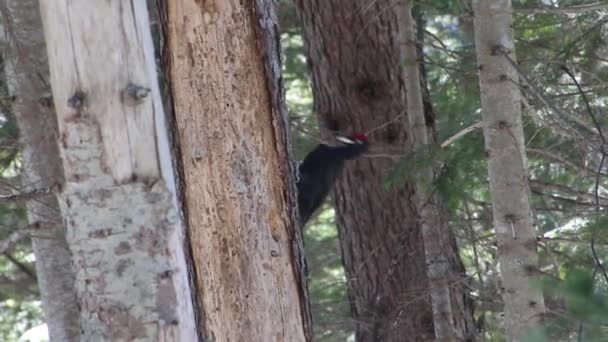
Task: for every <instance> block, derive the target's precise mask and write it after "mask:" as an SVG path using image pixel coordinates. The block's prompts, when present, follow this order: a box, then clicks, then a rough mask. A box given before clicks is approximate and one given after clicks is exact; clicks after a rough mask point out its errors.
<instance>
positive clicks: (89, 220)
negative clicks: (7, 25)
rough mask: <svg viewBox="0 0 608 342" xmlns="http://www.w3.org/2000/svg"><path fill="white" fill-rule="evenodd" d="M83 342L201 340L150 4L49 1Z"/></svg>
mask: <svg viewBox="0 0 608 342" xmlns="http://www.w3.org/2000/svg"><path fill="white" fill-rule="evenodd" d="M41 13H42V19H43V24H44V31H45V37H46V41H47V50H48V56H49V63H50V70H51V85H52V90H53V99H54V103H55V108H56V111H57V117H58V122H59V142H60V144H59V146H60V152H61V156H62V158H63V169H64V174H65V186H64V188H63V191H62V196H61V200H60V205H61V208H62V211H63V213H64V216H65V220H66V223H67V241H68V244H69V246H70V250H71V251H72V259H73V265H74V269H75V275H76V291H77V298H78V303H79V305H80V308H81V329H82V336H81V340H83V341H127V340H128V341H196V340H197V336H196V329H195V327H196V324H195V322H194V320H193V317H194V315H193V309H192V301H191V295H190V289H189V287H188V279H187V277H188V274H187V269H188V268H187V265H186V260H185V257H184V255H185V253H184V251H183V245H184V242H183V237H182V230H181V229H182V225H181V221H180V217H179V215H178V211H177V208H176V204H177V202H176V196H175V182H174V179H175V177H174V175H173V172H172V164H171V156H170V148H169V145H168V142H167V135H166V133H167V132H166V127H165V123H164V116H163V109H162V103H161V99H160V95H159V90H158V84H157V77H156V71H155V64H154V52H153V45H152V38H151V35H150V27H149V21H148V11H147V8H146V1H145V0H131V1H96V2H82V1H76V2H56V1H52V0H43V1H41Z"/></svg>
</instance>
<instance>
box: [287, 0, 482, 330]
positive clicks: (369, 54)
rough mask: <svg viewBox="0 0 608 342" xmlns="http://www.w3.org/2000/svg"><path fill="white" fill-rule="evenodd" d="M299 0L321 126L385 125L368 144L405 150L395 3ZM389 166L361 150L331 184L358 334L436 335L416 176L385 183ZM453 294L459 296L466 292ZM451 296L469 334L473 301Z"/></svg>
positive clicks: (450, 255)
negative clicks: (359, 156)
mask: <svg viewBox="0 0 608 342" xmlns="http://www.w3.org/2000/svg"><path fill="white" fill-rule="evenodd" d="M297 4H298V7H299V10H300V15H301V18H302V23H303V34H304V40H305V48H306V54H307V57H308V60H309V63H310V65H311V72H312V83H313V92H314V109H315V111H316V112H317V114H318V116H319V121H320V123H321V126H322V127H323V128H325V130H326V133H327V129H330V130H340V131H344V132H352V131H363V132H365V131H367V130H370V129H372V128H374V127H378V126H381V125H385V126H386V127H384V128H383V129H382V130H379V131H377V132H375V133H373V134H372V136H371V137H370V141H371V144H372V146H371V148H372V149H373V150H374V151H379V153H382V154H389V155H390V154H394V155H405V154H407V153H408V152H411V150H412V147H413V145H412V141H411V138H410V136H409V134H408V133H409V124H408V120H407V116H406V114H407V106H406V100H405V95H406V94H405V86H404V79H403V58H402V57H403V56H402V53H401V51H400V49H401V48H402V38H403V37H402V34H403V32H402V29H403V27H402V26H401V24H402V23H400V22H399V15H398V12H397V11H396V7H398V6H395V3H393V2H390V1H372V2H370V1H367V0H355V1H353V0H331V1H327V0H323V1H321V0H298V1H297ZM387 123H390V124H388V125H386V124H387ZM394 166H395V163H394V160H393V159H391V158H362V159H360V160H357V161H355V162H353V163H349V165H347V167H346V170H345V172H344V173H343V176H342V177H341V178H340V179H339V180H338V182H337V184H336V186H335V189H334V190H335V191H334V203H335V207H336V214H337V219H338V232H339V236H340V243H341V247H342V255H343V262H344V266H345V270H346V277H347V286H348V293H349V297H350V301H351V307H352V315H353V320H354V322H355V324H356V338H357V341H374V342H375V341H401V340H404V339H409V340H411V341H428V340H433V339H434V327H433V312H432V309H431V305H430V296H429V295H430V284H429V278H428V274H427V267H426V256H425V249H424V239H423V235H422V234H421V230H420V226H419V222H418V218H419V216H420V212H419V211H418V209H417V202H416V201H415V197H414V196H415V191H414V185H413V184H412V183H407V184H406V185H405V187H403V188H394V189H389V190H386V189H385V188H384V184H383V182H384V180H385V178H386V177H387V176H388V174H389V172H390V171H391V170H392V168H393V167H394ZM442 215H445V212H443V213H442ZM443 217H444V218H445V216H443ZM446 222H447V221H446V220H442V222H441V224H442V225H443V226H442V227H441V228H440V229H441V230H442V231H443V232H445V234H446V236H448V237H449V239H451V241H453V236H452V235H450V234H451V232H450V230H449V229H447V223H446ZM444 253H446V260H449V262H450V265H449V267H450V269H453V270H458V271H456V272H454V273H458V274H460V277H459V280H462V278H463V277H465V274H464V272H463V269H462V267H461V263H460V261H459V256H458V254H457V250H456V246H455V244H453V243H452V244H450V245H449V246H446V248H445V250H444ZM459 265H460V266H459ZM460 291H464V290H463V288H462V287H461V288H460ZM454 296H455V298H465V297H466V293H464V292H460V293H454ZM454 302H455V303H460V306H456V307H453V308H452V311H453V312H454V313H455V315H454V317H451V318H450V319H452V320H454V321H455V324H454V325H455V326H457V327H462V329H463V331H461V332H459V334H462V336H467V335H468V331H466V330H467V329H470V328H471V327H470V326H468V327H467V325H466V324H464V323H462V321H463V320H466V321H469V322H470V321H471V317H470V316H471V311H470V307H467V306H466V305H467V304H466V303H465V302H463V301H462V300H455V301H454Z"/></svg>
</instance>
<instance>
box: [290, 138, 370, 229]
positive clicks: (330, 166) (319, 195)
mask: <svg viewBox="0 0 608 342" xmlns="http://www.w3.org/2000/svg"><path fill="white" fill-rule="evenodd" d="M336 141H337V145H336V146H329V145H325V144H320V145H319V146H317V147H316V148H315V149H314V150H313V151H312V152H310V153H309V154H308V155H307V156H306V158H304V161H303V162H302V163H301V164H300V167H299V168H298V171H299V178H298V182H297V187H298V206H299V208H300V227H304V225H306V222H308V220H309V219H310V218H311V217H312V215H313V214H314V212H315V211H316V210H317V209H318V208H319V207H320V206H321V204H322V203H323V200H324V199H325V197H326V196H327V194H329V191H330V190H331V188H332V187H333V185H334V182H335V181H336V178H338V176H339V175H340V173H341V172H342V168H343V167H344V162H345V161H346V160H348V159H355V158H356V157H358V156H360V155H361V154H363V152H365V151H366V150H367V146H368V142H367V136H366V135H365V134H362V133H354V134H353V135H352V136H350V137H343V136H337V137H336Z"/></svg>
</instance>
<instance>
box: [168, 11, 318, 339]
mask: <svg viewBox="0 0 608 342" xmlns="http://www.w3.org/2000/svg"><path fill="white" fill-rule="evenodd" d="M167 6H168V8H167V10H168V30H167V31H168V40H169V42H168V47H169V54H170V56H169V57H170V58H169V63H170V77H169V78H170V80H171V82H172V90H173V99H174V105H175V116H176V124H177V130H178V133H179V134H178V135H179V140H180V146H181V158H182V166H183V173H184V175H185V184H184V185H185V189H186V192H185V195H186V196H185V201H186V203H187V207H188V208H189V210H188V213H187V219H188V223H189V227H190V230H189V233H190V236H191V241H192V253H193V257H194V260H196V268H195V269H196V286H197V290H198V293H199V294H200V296H199V303H200V312H199V314H200V317H201V319H200V321H199V327H200V328H201V330H202V331H203V335H204V337H205V338H207V339H209V340H214V341H306V340H310V339H311V326H310V310H309V306H308V298H307V294H306V291H307V289H306V278H305V271H304V263H303V259H302V251H303V249H302V239H301V235H300V234H301V233H300V231H299V230H298V229H296V227H297V225H296V224H295V222H297V220H296V217H295V212H294V210H293V209H294V205H295V188H294V184H295V182H294V178H293V169H292V166H291V165H292V164H291V162H290V156H289V152H288V151H289V148H288V145H287V142H288V137H287V132H288V127H287V115H286V108H285V105H284V98H283V89H282V81H281V78H280V72H281V64H280V60H279V52H280V50H279V46H278V41H279V36H278V32H277V29H276V22H277V18H276V16H275V14H274V8H273V7H274V1H271V0H256V1H241V2H232V1H227V0H220V1H214V2H200V1H195V0H184V1H171V2H168V4H167Z"/></svg>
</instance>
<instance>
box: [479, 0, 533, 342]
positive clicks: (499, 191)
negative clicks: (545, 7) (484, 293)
mask: <svg viewBox="0 0 608 342" xmlns="http://www.w3.org/2000/svg"><path fill="white" fill-rule="evenodd" d="M511 12H512V9H511V1H509V0H494V1H485V0H484V1H481V0H477V1H474V13H475V45H476V49H477V60H478V64H479V85H480V91H481V114H482V118H483V123H484V125H483V133H484V138H485V145H486V154H487V158H488V173H489V178H490V193H491V197H492V212H493V216H494V229H495V230H496V240H497V242H498V260H499V262H500V269H501V274H502V286H503V288H504V291H503V301H504V305H505V329H506V337H507V340H508V341H521V339H522V336H523V334H524V333H525V332H526V330H528V329H529V328H531V327H534V326H535V325H536V324H537V323H538V322H539V320H540V318H541V315H542V313H543V312H544V303H543V297H542V294H541V292H540V291H539V290H538V288H536V287H535V286H533V283H532V282H533V280H534V275H535V274H537V272H538V255H537V252H536V232H535V229H534V225H533V215H532V209H531V206H530V190H529V185H528V174H527V161H526V156H525V150H524V148H525V145H524V135H523V128H522V120H521V99H520V96H521V94H520V92H519V88H518V86H517V81H518V75H517V72H516V70H515V69H514V68H513V67H512V66H511V65H510V64H509V61H508V58H511V59H512V60H515V47H514V42H513V31H512V17H511Z"/></svg>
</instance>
